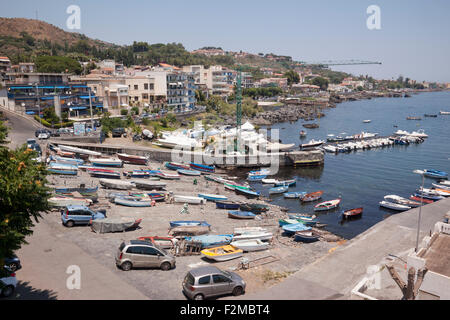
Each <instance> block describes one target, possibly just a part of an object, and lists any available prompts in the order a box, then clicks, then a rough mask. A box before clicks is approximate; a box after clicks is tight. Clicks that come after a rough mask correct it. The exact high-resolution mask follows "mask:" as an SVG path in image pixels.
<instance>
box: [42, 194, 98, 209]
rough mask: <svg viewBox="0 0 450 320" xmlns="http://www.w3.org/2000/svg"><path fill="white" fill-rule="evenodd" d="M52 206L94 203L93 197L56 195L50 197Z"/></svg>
mask: <svg viewBox="0 0 450 320" xmlns="http://www.w3.org/2000/svg"><path fill="white" fill-rule="evenodd" d="M48 202H49V204H50V205H51V206H52V207H66V206H77V205H79V206H89V205H91V204H92V200H91V199H85V198H75V197H66V196H54V197H51V198H49V199H48Z"/></svg>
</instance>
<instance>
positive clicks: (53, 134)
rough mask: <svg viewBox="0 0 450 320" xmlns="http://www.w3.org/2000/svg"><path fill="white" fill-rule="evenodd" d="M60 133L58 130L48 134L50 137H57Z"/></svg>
mask: <svg viewBox="0 0 450 320" xmlns="http://www.w3.org/2000/svg"><path fill="white" fill-rule="evenodd" d="M59 136H60V133H59V131H58V130H53V131H51V132H50V137H59Z"/></svg>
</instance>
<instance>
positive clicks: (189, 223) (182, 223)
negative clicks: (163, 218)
mask: <svg viewBox="0 0 450 320" xmlns="http://www.w3.org/2000/svg"><path fill="white" fill-rule="evenodd" d="M187 226H203V227H208V228H210V227H211V225H210V224H209V223H207V222H206V221H170V227H171V228H176V227H187Z"/></svg>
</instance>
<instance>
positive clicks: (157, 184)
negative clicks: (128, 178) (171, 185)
mask: <svg viewBox="0 0 450 320" xmlns="http://www.w3.org/2000/svg"><path fill="white" fill-rule="evenodd" d="M132 183H133V184H134V185H135V186H136V188H138V189H140V190H162V189H164V188H165V187H166V186H167V184H166V183H165V182H161V181H148V180H133V181H132Z"/></svg>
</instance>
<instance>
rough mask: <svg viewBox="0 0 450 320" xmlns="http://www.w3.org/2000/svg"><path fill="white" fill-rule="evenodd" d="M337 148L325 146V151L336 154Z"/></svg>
mask: <svg viewBox="0 0 450 320" xmlns="http://www.w3.org/2000/svg"><path fill="white" fill-rule="evenodd" d="M337 149H338V148H337V147H335V146H324V147H323V150H325V151H327V152H332V153H335V152H337Z"/></svg>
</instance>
